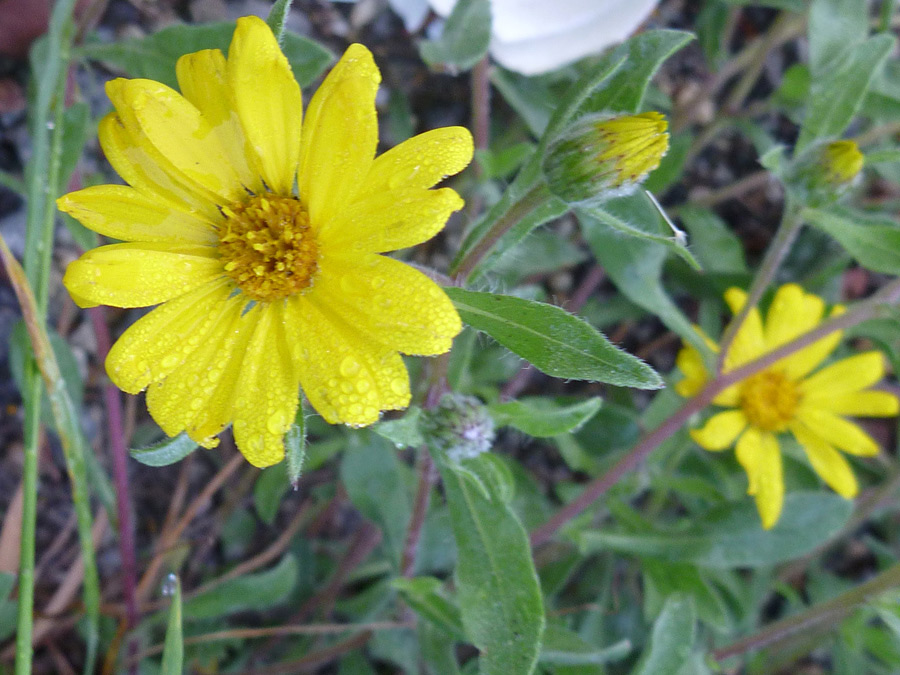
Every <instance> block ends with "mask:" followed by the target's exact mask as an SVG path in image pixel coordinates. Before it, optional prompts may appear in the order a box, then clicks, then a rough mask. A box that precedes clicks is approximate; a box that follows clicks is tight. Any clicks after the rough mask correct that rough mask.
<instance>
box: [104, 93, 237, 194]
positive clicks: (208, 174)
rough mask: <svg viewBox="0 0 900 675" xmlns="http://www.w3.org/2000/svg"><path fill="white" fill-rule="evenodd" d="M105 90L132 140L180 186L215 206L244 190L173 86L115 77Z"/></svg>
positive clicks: (218, 147) (214, 137)
mask: <svg viewBox="0 0 900 675" xmlns="http://www.w3.org/2000/svg"><path fill="white" fill-rule="evenodd" d="M106 93H107V95H108V96H109V98H110V100H111V101H112V103H113V105H114V106H115V108H116V112H117V113H118V115H119V118H120V119H121V120H122V123H123V124H124V125H125V128H126V129H127V130H128V132H129V134H130V135H131V138H132V139H137V140H138V142H140V144H141V146H142V147H143V149H144V150H146V152H147V154H148V155H149V157H150V159H151V160H153V161H154V162H155V163H156V164H157V165H158V166H159V167H160V168H161V169H162V170H163V171H165V172H166V173H167V174H168V175H169V176H171V177H172V179H173V180H174V181H176V182H177V183H178V184H180V185H181V186H183V187H184V188H185V189H187V190H190V191H193V192H196V193H198V194H201V195H204V196H205V197H206V198H207V199H210V200H212V201H214V202H216V203H217V204H230V203H231V202H234V201H236V200H237V199H239V198H241V197H243V196H244V195H245V194H246V190H245V189H244V186H243V184H242V182H241V177H240V176H238V174H237V173H236V172H235V170H234V167H233V166H232V165H231V163H230V162H229V160H228V154H227V153H226V152H225V149H224V148H223V147H222V144H221V143H220V142H219V138H218V135H217V134H215V133H214V132H213V129H212V127H211V126H210V124H209V122H207V121H206V119H205V118H204V117H203V116H202V115H201V114H200V111H199V110H197V108H195V107H194V106H193V105H192V104H191V103H189V102H188V101H187V100H186V99H185V98H184V97H183V96H182V95H181V94H179V93H178V92H176V91H175V90H174V89H170V88H169V87H167V86H165V85H164V84H161V83H159V82H155V81H153V80H124V79H121V78H120V79H117V80H113V81H111V82H108V83H107V85H106Z"/></svg>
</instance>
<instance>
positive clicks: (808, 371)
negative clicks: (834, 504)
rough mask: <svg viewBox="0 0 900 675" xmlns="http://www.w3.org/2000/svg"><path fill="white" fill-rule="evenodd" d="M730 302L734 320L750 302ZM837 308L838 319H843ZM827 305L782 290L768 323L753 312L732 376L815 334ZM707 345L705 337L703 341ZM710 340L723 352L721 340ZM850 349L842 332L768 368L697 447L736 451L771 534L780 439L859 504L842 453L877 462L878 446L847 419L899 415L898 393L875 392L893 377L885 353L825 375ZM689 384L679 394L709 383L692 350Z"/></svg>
mask: <svg viewBox="0 0 900 675" xmlns="http://www.w3.org/2000/svg"><path fill="white" fill-rule="evenodd" d="M725 300H726V302H727V303H728V305H729V306H730V308H731V311H732V312H734V313H735V314H736V313H738V312H739V311H740V310H741V308H742V307H743V305H744V302H745V301H746V294H745V293H744V291H742V290H739V289H737V288H731V289H729V290H728V291H727V292H726V294H725ZM841 311H843V310H842V308H840V307H835V308H834V309H833V310H832V314H838V313H840V312H841ZM824 313H825V303H824V302H823V301H822V299H821V298H819V297H818V296H816V295H813V294H811V293H805V292H804V291H803V289H801V288H800V287H799V286H797V285H796V284H787V285H784V286H782V287H780V288H779V289H778V291H777V292H776V293H775V297H774V298H773V300H772V304H771V305H770V307H769V310H768V313H767V314H766V320H765V322H763V319H762V316H761V315H760V313H759V311H758V310H757V309H755V308H754V309H752V310H751V311H750V313H749V314H748V315H747V318H746V320H745V321H744V323H743V324H742V325H741V327H740V329H739V330H738V332H737V334H736V336H735V339H734V341H733V343H732V346H731V348H730V349H729V350H728V354H727V356H726V358H725V361H724V368H723V369H724V371H725V372H727V371H729V370H734V369H735V368H737V367H739V366H741V365H743V364H745V363H748V362H750V361H752V360H754V359H756V358H758V357H760V356H762V355H763V354H765V353H767V352H770V351H772V350H774V349H776V348H777V347H779V346H781V345H783V344H785V343H787V342H790V341H791V340H793V339H794V338H796V337H797V336H799V335H801V334H802V333H805V332H807V331H809V330H811V329H813V328H815V327H816V326H817V325H818V324H819V323H820V322H821V320H822V319H823V317H824ZM704 337H705V336H704ZM705 339H707V341H708V342H709V344H710V347H711V348H712V349H713V350H714V351H717V346H716V345H715V343H713V342H712V340H709V339H708V338H705ZM840 340H841V333H840V332H839V331H838V332H834V333H831V334H829V335H828V336H826V337H824V338H822V339H821V340H819V341H818V342H815V343H813V344H812V345H810V346H808V347H805V348H803V349H800V350H799V351H797V352H796V353H794V354H792V355H790V356H787V357H785V358H783V359H781V360H780V361H778V362H776V363H775V364H773V365H771V366H769V367H768V368H766V369H764V370H762V371H761V372H758V373H756V374H754V375H751V376H750V377H748V378H746V379H744V380H742V381H740V382H738V383H736V384H734V385H732V386H730V387H728V388H727V389H725V390H724V391H723V392H722V393H720V394H719V395H718V396H716V398H714V399H713V404H714V405H717V406H721V407H724V408H728V410H725V411H722V412H718V413H716V414H714V415H713V416H712V417H710V418H709V420H708V421H707V422H706V424H704V425H703V426H702V427H701V428H699V429H692V430H691V432H690V434H691V437H692V438H693V439H694V441H695V442H696V443H697V444H698V445H700V446H701V447H703V448H705V449H706V450H712V451H719V450H725V449H727V448H729V447H731V446H732V445H733V444H735V452H736V455H737V460H738V462H740V464H741V466H742V467H743V468H744V470H745V471H746V472H747V478H748V480H749V487H748V489H747V493H748V494H750V495H753V496H755V498H756V506H757V509H758V511H759V515H760V518H761V519H762V523H763V527H765V528H770V527H772V526H773V525H774V524H775V523H776V522H777V521H778V517H779V515H780V514H781V507H782V502H783V499H784V478H783V475H782V461H781V451H780V447H779V441H778V439H779V437H780V435H782V434H784V433H790V434H791V435H792V436H793V437H794V438H795V439H796V441H797V443H799V444H800V445H801V446H802V447H803V450H804V451H805V453H806V457H807V459H808V460H809V463H810V465H811V466H812V468H813V469H814V470H815V471H816V473H818V474H819V476H821V478H822V480H824V481H825V482H826V483H827V484H828V485H829V486H830V487H831V488H832V489H833V490H834V491H835V492H837V493H838V494H840V495H841V496H843V497H846V498H851V497H853V496H854V495H856V493H857V490H858V487H857V483H856V478H855V477H854V475H853V470H852V469H851V468H850V465H849V464H848V462H847V460H846V459H844V457H843V455H842V454H841V452H838V451H842V452H844V453H847V454H851V455H858V456H871V455H875V454H877V453H878V444H877V443H876V442H875V441H874V440H873V439H872V438H871V437H870V436H869V435H868V434H867V433H866V432H865V431H863V430H862V429H861V428H860V427H859V426H858V425H856V424H854V423H853V422H851V421H849V420H847V419H846V417H848V416H849V417H854V416H860V417H892V416H894V415H896V414H897V412H898V399H897V397H896V396H895V395H894V394H891V393H888V392H884V391H874V390H870V389H869V387H871V386H872V385H873V384H876V383H877V382H878V381H879V380H881V379H882V377H884V374H885V365H884V358H883V357H882V355H881V353H880V352H877V351H870V352H865V353H862V354H857V355H855V356H851V357H849V358H846V359H842V360H840V361H836V362H834V363H831V364H829V365H826V366H824V367H821V365H822V363H823V362H824V361H825V359H827V358H828V356H829V355H830V354H831V353H832V351H834V349H835V348H836V347H837V346H838V343H839V342H840ZM677 364H678V367H679V369H680V370H681V372H682V373H683V374H684V379H682V380H681V381H680V382H678V383H677V384H676V385H675V389H676V391H677V392H678V393H679V394H681V395H682V396H693V395H695V394H697V393H698V392H699V391H700V390H701V389H702V388H703V386H704V385H705V384H706V382H707V381H708V379H709V374H708V373H707V371H706V368H705V366H704V363H703V359H702V357H701V356H700V353H699V352H698V351H697V350H696V349H694V348H693V347H690V346H685V347H684V348H683V349H682V350H681V352H679V354H678V357H677Z"/></svg>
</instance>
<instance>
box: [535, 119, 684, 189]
mask: <svg viewBox="0 0 900 675" xmlns="http://www.w3.org/2000/svg"><path fill="white" fill-rule="evenodd" d="M668 126H669V125H668V122H667V121H666V118H665V116H663V115H662V114H660V113H658V112H645V113H640V114H637V115H619V116H616V117H609V116H608V115H599V116H588V117H585V118H582V119H580V120H578V121H577V122H575V123H574V124H573V125H572V127H571V128H569V129H568V130H567V131H566V132H565V133H564V134H563V135H562V136H561V137H560V138H559V139H557V140H555V141H554V142H553V143H551V144H550V147H549V149H548V151H547V157H546V160H545V162H544V173H545V175H546V176H547V184H548V186H549V187H550V190H551V191H552V192H553V193H554V194H555V195H557V196H558V197H559V198H560V199H563V200H565V201H567V202H570V203H581V202H586V201H593V200H597V199H601V200H602V199H606V198H609V197H613V196H616V195H619V194H623V193H626V192H628V191H629V190H631V189H632V188H633V187H635V186H636V185H637V184H639V183H640V182H641V181H643V180H644V178H646V177H647V175H648V174H649V173H650V172H651V171H653V170H654V169H656V167H658V166H659V163H660V160H661V159H662V158H663V156H664V155H665V154H666V152H667V151H668V149H669V133H668Z"/></svg>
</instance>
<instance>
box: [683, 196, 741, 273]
mask: <svg viewBox="0 0 900 675" xmlns="http://www.w3.org/2000/svg"><path fill="white" fill-rule="evenodd" d="M678 216H679V217H680V218H681V220H682V222H683V223H684V226H685V228H686V229H687V231H688V234H689V236H690V242H691V247H692V248H693V249H694V251H695V252H696V253H697V257H698V258H699V259H700V264H701V265H702V266H703V269H704V270H706V271H709V272H725V273H742V272H747V261H746V260H745V259H744V247H743V246H742V245H741V240H740V239H739V238H738V237H737V235H735V234H734V232H732V231H731V229H730V228H729V227H728V225H727V224H726V223H725V221H724V220H722V219H721V218H719V216H717V215H716V214H715V213H713V212H712V211H710V210H709V209H701V208H698V207H695V206H685V207H684V208H682V209H681V210H680V211H679V212H678Z"/></svg>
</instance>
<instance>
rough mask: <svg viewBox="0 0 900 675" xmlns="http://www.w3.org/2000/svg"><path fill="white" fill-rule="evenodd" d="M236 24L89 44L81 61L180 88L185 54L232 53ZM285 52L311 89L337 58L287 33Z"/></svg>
mask: <svg viewBox="0 0 900 675" xmlns="http://www.w3.org/2000/svg"><path fill="white" fill-rule="evenodd" d="M234 26H235V23H234V22H233V21H224V22H220V23H209V24H197V25H178V26H169V27H168V28H163V29H162V30H161V31H158V32H156V33H153V34H152V35H148V36H147V37H142V38H134V39H132V40H122V41H120V42H114V43H110V44H99V43H94V44H86V45H83V46H82V47H81V48H80V50H79V52H78V53H79V55H80V57H81V58H85V59H93V60H97V61H104V62H106V63H110V64H113V65H115V66H118V67H119V68H121V69H122V70H124V71H125V73H126V74H127V75H129V76H130V77H146V78H148V79H151V80H157V81H158V82H162V83H164V84H167V85H169V86H170V87H177V86H178V81H177V78H176V77H175V63H176V62H177V61H178V59H179V58H180V57H181V56H182V55H183V54H188V53H190V52H196V51H199V50H201V49H221V50H222V51H226V52H227V50H228V45H229V44H230V43H231V35H232V33H234ZM282 51H284V55H285V56H286V57H287V59H288V61H289V62H290V64H291V69H292V70H293V71H294V77H296V78H297V81H298V82H299V83H300V86H301V87H308V86H309V85H310V84H312V83H313V82H314V81H315V79H316V78H317V77H319V75H321V74H322V72H323V71H324V70H325V68H327V67H328V65H329V64H330V63H332V61H334V56H333V55H332V54H331V52H329V51H328V50H327V49H325V48H324V47H322V46H321V45H320V44H318V43H317V42H313V41H312V40H309V39H307V38H304V37H300V36H299V35H294V34H293V33H285V35H284V44H283V46H282Z"/></svg>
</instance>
